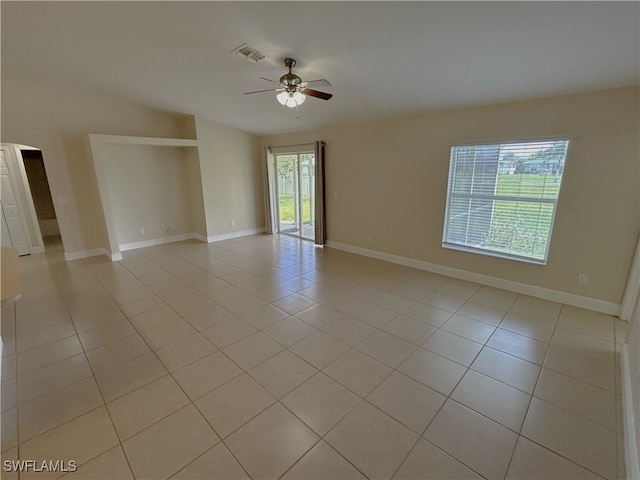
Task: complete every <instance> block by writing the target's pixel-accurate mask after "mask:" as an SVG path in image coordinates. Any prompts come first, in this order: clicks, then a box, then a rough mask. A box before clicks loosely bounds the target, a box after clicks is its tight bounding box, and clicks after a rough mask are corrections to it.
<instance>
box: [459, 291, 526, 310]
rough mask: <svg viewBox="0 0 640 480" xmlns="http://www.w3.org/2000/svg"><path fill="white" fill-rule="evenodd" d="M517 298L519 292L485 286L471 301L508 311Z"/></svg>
mask: <svg viewBox="0 0 640 480" xmlns="http://www.w3.org/2000/svg"><path fill="white" fill-rule="evenodd" d="M517 298H518V294H517V293H514V292H508V291H506V290H501V289H499V288H494V287H488V286H483V287H481V288H480V290H478V291H477V292H476V293H475V294H474V295H473V296H472V297H471V298H470V301H471V302H473V303H475V304H479V305H484V306H486V307H490V308H493V309H497V310H502V311H504V312H506V311H507V310H509V308H511V306H512V305H513V304H514V302H515V301H516V299H517Z"/></svg>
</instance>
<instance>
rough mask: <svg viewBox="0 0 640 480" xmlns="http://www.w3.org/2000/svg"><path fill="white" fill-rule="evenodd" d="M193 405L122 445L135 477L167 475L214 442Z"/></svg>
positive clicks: (207, 427) (214, 437)
mask: <svg viewBox="0 0 640 480" xmlns="http://www.w3.org/2000/svg"><path fill="white" fill-rule="evenodd" d="M218 441H219V439H218V436H217V435H216V434H215V433H214V431H213V430H212V428H211V427H210V426H209V424H208V423H207V422H206V420H205V419H204V418H202V415H200V413H199V412H198V411H197V410H196V408H195V407H194V406H193V405H188V406H186V407H184V408H182V409H181V410H178V411H177V412H175V413H173V414H172V415H170V416H168V417H166V418H165V419H163V420H161V421H159V422H158V423H156V424H154V425H152V426H151V427H149V428H147V429H146V430H143V431H142V432H140V433H138V434H137V435H135V436H134V437H131V438H130V439H128V440H126V441H124V442H123V443H122V446H123V448H124V451H125V453H126V455H127V458H128V459H129V464H130V465H131V470H132V471H133V473H134V475H135V476H136V478H145V479H147V478H148V479H152V478H167V477H169V476H171V475H173V474H174V473H177V472H178V471H179V470H181V469H182V468H184V467H185V466H186V465H188V464H189V463H191V462H192V461H193V460H195V459H196V458H198V457H199V456H200V455H202V454H203V453H204V452H206V451H207V450H209V449H210V448H211V447H213V446H214V445H215V444H216V443H218Z"/></svg>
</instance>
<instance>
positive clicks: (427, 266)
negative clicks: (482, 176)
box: [327, 241, 620, 315]
mask: <svg viewBox="0 0 640 480" xmlns="http://www.w3.org/2000/svg"><path fill="white" fill-rule="evenodd" d="M327 246H328V247H330V248H335V249H338V250H344V251H346V252H351V253H356V254H358V255H364V256H365V257H372V258H377V259H378V260H384V261H387V262H390V263H396V264H399V265H404V266H407V267H413V268H417V269H419V270H426V271H428V272H432V273H437V274H439V275H446V276H448V277H454V278H458V279H460V280H466V281H469V282H476V283H482V284H483V285H488V286H490V287H494V288H500V289H503V290H508V291H510V292H515V293H521V294H524V295H530V296H532V297H537V298H542V299H544V300H550V301H553V302H558V303H564V304H566V305H571V306H574V307H579V308H584V309H587V310H592V311H594V312H600V313H606V314H607V315H618V313H619V312H620V305H619V304H617V303H612V302H605V301H604V300H598V299H595V298H589V297H582V296H580V295H574V294H572V293H567V292H560V291H558V290H551V289H549V288H543V287H537V286H535V285H529V284H526V283H520V282H514V281H512V280H505V279H503V278H497V277H491V276H489V275H484V274H482V273H474V272H469V271H466V270H461V269H459V268H453V267H447V266H444V265H438V264H435V263H429V262H424V261H422V260H416V259H413V258H407V257H401V256H399V255H393V254H390V253H384V252H378V251H376V250H369V249H367V248H362V247H355V246H353V245H348V244H345V243H340V242H332V241H328V242H327Z"/></svg>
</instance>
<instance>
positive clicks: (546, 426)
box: [522, 398, 617, 478]
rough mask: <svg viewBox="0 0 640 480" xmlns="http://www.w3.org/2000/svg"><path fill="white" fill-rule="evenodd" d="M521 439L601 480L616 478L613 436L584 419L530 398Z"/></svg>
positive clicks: (607, 430)
mask: <svg viewBox="0 0 640 480" xmlns="http://www.w3.org/2000/svg"><path fill="white" fill-rule="evenodd" d="M522 435H524V436H525V437H527V438H529V439H531V440H533V441H534V442H536V443H538V444H540V445H542V446H544V447H546V448H548V449H550V450H552V451H554V452H556V453H557V454H559V455H561V456H563V457H565V458H567V459H569V460H571V461H573V462H575V463H577V464H578V465H581V466H583V467H585V468H587V469H588V470H591V471H593V472H596V473H597V474H599V475H601V476H603V477H605V478H615V477H616V472H617V458H616V434H615V432H613V431H612V430H609V429H607V428H604V427H602V426H600V425H598V424H596V423H593V422H591V421H589V420H587V419H586V418H584V417H580V416H578V415H576V414H574V413H571V412H569V411H567V410H564V409H561V408H559V407H556V406H554V405H551V404H550V403H547V402H545V401H543V400H539V399H537V398H534V399H533V401H532V402H531V407H530V408H529V413H528V414H527V419H526V421H525V424H524V428H523V429H522Z"/></svg>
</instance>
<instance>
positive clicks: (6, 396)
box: [0, 378, 18, 412]
mask: <svg viewBox="0 0 640 480" xmlns="http://www.w3.org/2000/svg"><path fill="white" fill-rule="evenodd" d="M0 392H1V395H2V396H1V397H0V404H1V407H0V410H1V411H3V412H4V411H5V410H9V409H10V408H15V407H17V406H18V382H17V380H16V379H15V378H11V379H8V380H3V381H2V389H1V390H0Z"/></svg>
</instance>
